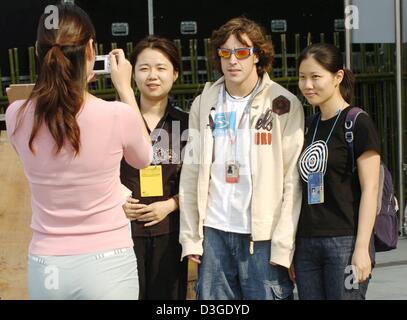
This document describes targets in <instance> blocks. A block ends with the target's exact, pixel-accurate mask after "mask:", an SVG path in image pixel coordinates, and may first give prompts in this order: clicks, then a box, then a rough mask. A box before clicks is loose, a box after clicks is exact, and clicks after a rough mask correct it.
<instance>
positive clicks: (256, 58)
mask: <svg viewBox="0 0 407 320" xmlns="http://www.w3.org/2000/svg"><path fill="white" fill-rule="evenodd" d="M258 62H259V57H258V56H257V54H255V55H254V63H255V64H256V63H258Z"/></svg>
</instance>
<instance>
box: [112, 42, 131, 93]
mask: <svg viewBox="0 0 407 320" xmlns="http://www.w3.org/2000/svg"><path fill="white" fill-rule="evenodd" d="M109 58H110V72H111V77H112V82H113V85H114V87H115V88H116V90H117V91H118V93H119V95H120V93H121V92H133V89H132V88H131V75H132V74H131V73H132V66H131V64H130V62H129V61H128V60H127V59H126V57H125V55H124V52H123V50H122V49H114V50H113V51H111V52H110V54H109Z"/></svg>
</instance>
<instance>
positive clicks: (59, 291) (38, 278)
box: [28, 248, 139, 300]
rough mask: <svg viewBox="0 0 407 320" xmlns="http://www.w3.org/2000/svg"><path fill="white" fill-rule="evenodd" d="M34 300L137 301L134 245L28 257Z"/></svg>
mask: <svg viewBox="0 0 407 320" xmlns="http://www.w3.org/2000/svg"><path fill="white" fill-rule="evenodd" d="M28 289H29V293H30V297H31V299H34V300H54V299H55V300H137V299H138V294H139V284H138V275H137V261H136V256H135V254H134V251H133V248H124V249H115V250H111V251H106V252H98V253H91V254H83V255H73V256H41V255H29V256H28Z"/></svg>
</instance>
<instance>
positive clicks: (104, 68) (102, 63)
mask: <svg viewBox="0 0 407 320" xmlns="http://www.w3.org/2000/svg"><path fill="white" fill-rule="evenodd" d="M93 71H94V72H95V74H97V75H100V74H110V71H111V68H110V56H109V55H108V54H107V55H100V56H96V59H95V65H94V67H93Z"/></svg>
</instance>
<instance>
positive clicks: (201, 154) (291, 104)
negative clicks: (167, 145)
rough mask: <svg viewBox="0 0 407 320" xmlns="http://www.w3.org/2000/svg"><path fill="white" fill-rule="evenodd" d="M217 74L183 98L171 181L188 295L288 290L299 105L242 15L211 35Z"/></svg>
mask: <svg viewBox="0 0 407 320" xmlns="http://www.w3.org/2000/svg"><path fill="white" fill-rule="evenodd" d="M211 43H212V46H213V53H214V62H215V66H216V67H217V69H218V70H219V71H220V72H221V73H222V74H223V77H221V78H220V79H219V80H218V81H216V82H215V83H213V84H212V83H209V84H207V85H206V86H205V89H204V91H203V92H202V94H201V95H200V96H199V97H197V98H196V99H195V101H194V102H193V104H192V107H191V112H190V117H189V124H190V132H189V137H188V143H187V146H186V149H185V158H184V164H183V168H182V172H181V181H180V193H179V195H180V209H181V225H180V242H181V244H182V248H183V252H182V258H183V257H188V258H189V259H190V260H192V261H194V262H196V263H198V264H199V272H198V283H197V287H196V288H197V298H198V299H203V300H208V299H236V300H240V299H292V297H293V283H292V281H291V280H290V277H289V272H288V268H289V267H290V266H291V262H292V257H293V252H294V240H295V232H296V228H297V222H298V218H299V213H300V206H301V189H300V181H299V175H298V171H297V165H296V164H297V159H298V157H299V154H300V152H301V148H302V145H303V126H304V125H303V123H304V113H303V108H302V105H301V104H300V102H299V101H298V99H297V98H296V97H295V96H294V95H292V94H291V93H290V92H288V91H287V90H286V89H284V88H283V87H281V86H280V85H278V84H277V83H275V82H273V81H272V80H270V78H269V75H268V73H267V72H268V71H269V70H270V69H271V64H272V60H273V47H272V44H271V42H270V41H268V40H267V39H266V38H265V36H264V32H263V30H262V29H261V27H260V26H259V25H258V24H256V23H255V22H253V21H251V20H248V19H246V18H235V19H232V20H230V21H228V22H227V23H226V24H225V25H223V26H221V27H220V28H219V29H218V30H216V31H214V33H213V34H212V41H211Z"/></svg>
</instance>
